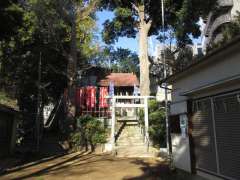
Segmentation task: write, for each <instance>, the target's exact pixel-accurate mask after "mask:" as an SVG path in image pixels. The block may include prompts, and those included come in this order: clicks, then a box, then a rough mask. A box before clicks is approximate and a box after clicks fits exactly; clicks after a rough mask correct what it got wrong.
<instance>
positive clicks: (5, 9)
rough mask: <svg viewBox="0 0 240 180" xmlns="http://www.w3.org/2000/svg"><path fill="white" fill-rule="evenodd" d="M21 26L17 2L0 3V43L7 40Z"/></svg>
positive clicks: (11, 0)
mask: <svg viewBox="0 0 240 180" xmlns="http://www.w3.org/2000/svg"><path fill="white" fill-rule="evenodd" d="M21 25H22V9H21V7H20V4H19V3H18V1H17V0H3V1H1V2H0V41H2V40H9V39H10V38H11V36H12V35H15V34H17V31H18V28H19V27H20V26H21Z"/></svg>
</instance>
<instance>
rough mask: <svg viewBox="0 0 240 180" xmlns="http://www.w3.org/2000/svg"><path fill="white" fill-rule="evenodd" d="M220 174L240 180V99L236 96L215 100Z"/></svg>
mask: <svg viewBox="0 0 240 180" xmlns="http://www.w3.org/2000/svg"><path fill="white" fill-rule="evenodd" d="M214 116H215V124H216V139H217V148H218V157H219V170H220V174H221V175H224V176H226V177H231V178H234V179H240V99H239V97H238V96H237V94H236V95H230V96H225V97H217V98H215V99H214Z"/></svg>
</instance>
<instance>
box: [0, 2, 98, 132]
mask: <svg viewBox="0 0 240 180" xmlns="http://www.w3.org/2000/svg"><path fill="white" fill-rule="evenodd" d="M7 2H8V3H7ZM17 2H20V1H16V0H13V1H8V0H7V1H1V2H0V5H1V7H0V23H1V25H0V89H3V90H4V91H5V92H11V93H12V94H14V95H15V96H16V98H17V99H18V105H19V109H20V110H21V111H22V113H23V115H24V120H25V123H24V124H26V127H25V129H26V130H29V129H33V128H32V127H33V126H34V123H35V118H36V110H37V109H36V107H37V94H38V86H39V84H38V83H37V81H38V68H39V67H38V65H39V60H40V59H41V61H42V66H41V69H42V70H41V76H42V79H41V85H42V86H43V88H42V89H41V95H42V97H43V102H42V105H44V104H47V103H48V102H49V101H50V102H53V103H55V102H57V100H58V99H59V97H60V96H61V94H62V93H63V90H64V88H66V87H67V81H68V76H67V65H68V61H69V57H70V54H71V47H72V44H71V29H72V27H71V25H72V24H71V22H70V21H69V18H67V17H66V16H65V14H64V12H66V13H67V14H69V13H70V15H71V7H73V6H69V5H70V4H69V3H70V1H65V0H60V1H59V0H26V1H21V3H19V4H18V3H17ZM71 3H72V1H71ZM2 5H3V6H2ZM71 5H79V6H84V2H83V1H77V2H76V4H71ZM16 6H17V8H16ZM13 7H14V8H13ZM7 10H9V11H7ZM10 10H11V12H10ZM6 12H7V13H6ZM12 12H14V16H13V15H12ZM15 14H17V16H15ZM68 17H69V16H68ZM5 21H9V23H11V24H10V25H11V26H10V25H9V26H6V29H5V25H8V24H7V23H6V22H5ZM12 21H13V22H14V23H12ZM15 21H16V22H15ZM2 23H5V24H2ZM76 23H77V25H76V36H77V37H76V47H77V49H76V51H77V57H78V60H79V61H81V63H84V62H86V61H87V58H89V57H90V56H91V55H92V54H93V52H94V51H95V46H94V45H93V42H92V41H93V39H94V36H93V32H94V28H95V17H94V14H91V15H86V16H84V17H80V16H77V19H76ZM3 28H4V30H2V29H3ZM12 30H14V32H12ZM2 32H9V33H2ZM79 64H80V62H79Z"/></svg>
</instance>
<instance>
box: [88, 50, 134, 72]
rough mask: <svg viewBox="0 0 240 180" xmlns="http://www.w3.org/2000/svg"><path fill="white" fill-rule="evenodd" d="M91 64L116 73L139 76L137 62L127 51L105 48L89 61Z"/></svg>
mask: <svg viewBox="0 0 240 180" xmlns="http://www.w3.org/2000/svg"><path fill="white" fill-rule="evenodd" d="M90 63H91V64H95V65H97V66H101V67H104V68H107V69H110V70H111V71H112V72H116V73H120V72H122V73H135V74H139V60H138V56H137V54H136V53H133V52H131V51H130V50H129V49H123V48H117V50H115V49H113V48H112V47H106V48H104V49H103V50H101V51H100V52H98V53H97V54H96V55H95V57H93V58H92V59H91V62H90Z"/></svg>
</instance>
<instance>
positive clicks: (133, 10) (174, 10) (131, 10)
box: [102, 0, 216, 95]
mask: <svg viewBox="0 0 240 180" xmlns="http://www.w3.org/2000/svg"><path fill="white" fill-rule="evenodd" d="M215 2H216V0H210V1H200V0H179V1H173V0H165V14H166V15H165V19H166V23H167V24H166V26H165V29H164V31H168V30H169V29H171V30H172V31H173V32H174V35H175V38H176V39H177V44H178V46H184V45H185V44H186V43H190V42H191V38H190V35H192V36H193V37H198V36H199V35H200V30H199V26H198V25H197V23H196V22H197V21H198V20H199V16H200V15H203V14H206V13H207V12H208V11H209V10H210V8H211V7H212V6H213V5H214V4H215ZM102 7H103V8H105V9H108V10H112V11H114V12H115V18H113V20H112V21H109V20H107V21H106V22H105V24H104V27H105V29H104V31H103V39H104V40H105V42H106V43H114V42H115V41H116V40H117V39H118V37H122V36H126V37H132V38H135V37H136V35H137V33H139V61H140V72H141V73H140V91H141V94H142V95H149V94H150V80H149V67H150V62H149V58H148V36H151V35H159V31H160V30H161V29H162V28H163V27H162V26H161V25H162V19H161V13H162V12H161V1H160V0H159V1H156V0H145V1H144V0H103V1H102ZM160 36H161V34H160Z"/></svg>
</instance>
